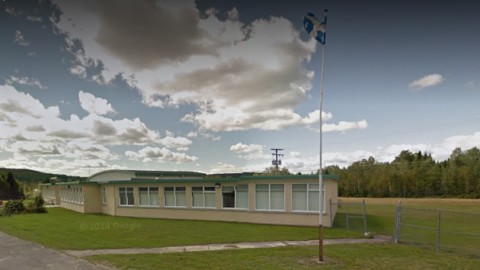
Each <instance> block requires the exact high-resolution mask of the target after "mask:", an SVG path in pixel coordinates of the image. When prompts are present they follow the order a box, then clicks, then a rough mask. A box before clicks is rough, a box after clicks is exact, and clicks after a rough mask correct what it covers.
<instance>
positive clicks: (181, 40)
mask: <svg viewBox="0 0 480 270" xmlns="http://www.w3.org/2000/svg"><path fill="white" fill-rule="evenodd" d="M88 4H89V7H88V8H89V10H90V11H92V12H94V13H96V14H97V16H98V17H99V18H100V25H99V29H98V32H97V36H96V41H97V42H98V43H99V44H100V45H101V46H103V47H104V48H105V49H107V50H108V51H109V52H110V53H112V54H113V55H115V56H116V57H118V58H119V59H121V60H122V61H123V62H125V63H127V64H128V65H129V66H131V67H132V68H134V69H137V70H141V69H151V68H154V67H156V66H157V65H160V64H172V63H176V62H179V61H180V62H181V61H185V60H186V59H188V58H189V57H190V56H192V55H202V54H214V51H213V50H212V49H211V48H209V47H207V46H205V44H203V43H202V42H201V40H202V39H203V38H206V37H207V36H206V34H207V33H205V32H204V31H203V30H202V29H200V28H199V17H198V12H197V11H196V10H195V9H194V6H193V5H186V6H184V7H181V8H179V9H171V8H167V7H165V6H162V2H158V3H155V2H151V1H140V2H138V1H135V2H131V1H120V2H119V1H101V2H98V1H89V2H88ZM163 5H165V3H163ZM165 37H168V42H165V41H166V39H165ZM146 41H148V42H146ZM132 52H135V53H132Z"/></svg>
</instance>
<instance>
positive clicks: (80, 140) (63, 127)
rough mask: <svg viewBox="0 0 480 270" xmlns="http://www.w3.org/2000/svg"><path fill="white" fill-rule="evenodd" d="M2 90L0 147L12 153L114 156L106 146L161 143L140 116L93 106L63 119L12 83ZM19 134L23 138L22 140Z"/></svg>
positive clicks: (56, 111) (94, 157)
mask: <svg viewBox="0 0 480 270" xmlns="http://www.w3.org/2000/svg"><path fill="white" fill-rule="evenodd" d="M0 92H1V93H2V95H1V96H0V129H1V130H2V132H1V133H0V148H1V149H3V150H4V151H5V152H7V153H11V154H13V155H18V156H24V157H28V156H31V155H47V154H50V155H51V154H58V155H59V156H63V157H67V156H68V157H69V158H72V159H86V158H90V159H98V158H104V159H106V158H108V159H111V158H112V157H114V155H112V154H110V151H109V150H107V148H105V146H113V145H132V144H133V145H145V144H158V143H160V135H159V133H158V132H156V131H154V130H151V129H149V128H148V127H147V126H146V125H145V124H144V123H143V122H142V121H140V119H138V118H135V119H120V120H113V119H110V118H107V117H104V116H100V115H97V114H95V113H98V110H97V112H96V111H95V110H93V113H92V114H89V115H87V116H86V117H83V118H80V117H78V116H77V115H74V114H73V115H71V116H70V118H68V119H63V118H62V117H61V114H60V110H59V108H58V107H56V106H52V107H45V106H44V105H43V104H42V103H41V102H40V101H39V100H37V99H35V98H33V97H32V96H31V95H29V94H26V93H23V92H21V91H17V90H16V89H15V88H14V87H12V86H9V85H3V86H2V85H0ZM92 100H93V101H96V102H97V101H98V100H99V99H96V98H94V99H92ZM100 103H101V104H103V105H105V104H108V103H105V102H103V101H102V102H100ZM104 107H105V106H104ZM107 107H108V106H107ZM106 111H108V110H103V112H106ZM20 138H23V139H22V140H21V141H20ZM26 140H27V141H26ZM177 140H178V139H177ZM175 141H176V140H174V142H175ZM20 142H21V144H19V143H20ZM176 142H177V145H179V147H180V146H184V145H188V142H186V141H184V140H178V141H176ZM72 145H77V146H75V147H74V146H72ZM101 145H102V146H101ZM55 149H56V150H55ZM92 149H102V152H103V154H99V153H98V151H95V153H92V151H91V150H92Z"/></svg>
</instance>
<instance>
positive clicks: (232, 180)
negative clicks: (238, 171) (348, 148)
mask: <svg viewBox="0 0 480 270" xmlns="http://www.w3.org/2000/svg"><path fill="white" fill-rule="evenodd" d="M317 179H318V175H265V176H262V175H257V176H241V177H226V178H219V177H215V178H209V177H204V178H177V179H168V178H166V179H165V178H163V179H149V178H139V177H137V178H132V180H110V181H105V182H103V181H101V182H98V183H97V182H91V184H124V185H131V184H165V183H167V184H175V183H179V184H185V183H212V184H214V183H239V182H246V181H257V180H260V181H275V180H280V181H287V180H293V181H300V180H317ZM323 179H329V180H338V176H337V175H331V174H329V175H324V176H323Z"/></svg>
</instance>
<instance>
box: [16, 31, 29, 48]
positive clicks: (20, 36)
mask: <svg viewBox="0 0 480 270" xmlns="http://www.w3.org/2000/svg"><path fill="white" fill-rule="evenodd" d="M13 42H15V43H17V44H18V45H20V46H24V47H26V46H28V45H30V43H28V42H27V41H26V40H25V38H24V37H23V34H22V32H21V31H20V30H16V31H15V38H14V39H13Z"/></svg>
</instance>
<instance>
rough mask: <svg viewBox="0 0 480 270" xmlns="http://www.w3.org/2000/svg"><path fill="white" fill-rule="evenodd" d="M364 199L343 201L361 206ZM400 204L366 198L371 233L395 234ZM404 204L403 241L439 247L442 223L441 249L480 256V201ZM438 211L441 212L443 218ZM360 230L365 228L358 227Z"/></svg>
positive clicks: (440, 201)
mask: <svg viewBox="0 0 480 270" xmlns="http://www.w3.org/2000/svg"><path fill="white" fill-rule="evenodd" d="M361 200H362V199H359V198H342V201H343V202H348V203H360V202H361ZM398 201H399V199H393V198H392V199H385V198H382V199H377V198H367V199H366V205H367V220H368V227H369V228H368V229H369V231H371V232H374V233H380V234H389V235H393V234H394V228H395V212H396V205H397V203H398ZM402 205H403V208H402V226H401V227H400V241H401V242H405V243H412V244H416V245H424V246H426V247H428V248H430V249H433V248H435V246H436V243H437V242H436V241H437V225H438V220H440V231H441V232H440V235H439V238H438V239H439V248H440V249H441V250H450V251H456V252H459V253H460V254H471V255H476V256H480V226H479V224H480V200H478V199H475V200H472V199H424V198H422V199H402ZM359 209H360V208H359ZM437 210H441V213H440V217H439V216H438V215H439V212H438V211H437ZM459 212H467V213H473V214H464V213H459ZM339 217H341V216H339ZM439 218H440V219H439ZM357 223H358V222H357ZM357 228H363V227H361V226H359V225H358V224H357Z"/></svg>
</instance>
